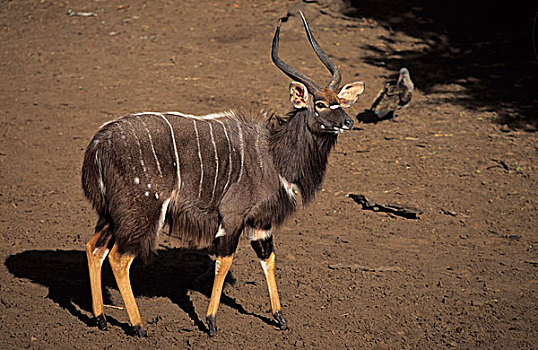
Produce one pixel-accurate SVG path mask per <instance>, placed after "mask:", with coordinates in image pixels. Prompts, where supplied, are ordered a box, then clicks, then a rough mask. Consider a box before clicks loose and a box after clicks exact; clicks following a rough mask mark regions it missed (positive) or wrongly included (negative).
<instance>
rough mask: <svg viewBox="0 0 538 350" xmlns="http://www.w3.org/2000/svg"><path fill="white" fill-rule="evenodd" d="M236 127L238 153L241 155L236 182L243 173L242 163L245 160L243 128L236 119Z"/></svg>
mask: <svg viewBox="0 0 538 350" xmlns="http://www.w3.org/2000/svg"><path fill="white" fill-rule="evenodd" d="M237 129H238V130H239V153H240V156H241V167H240V168H239V177H238V179H237V182H240V181H241V176H242V175H243V163H244V161H245V159H244V158H245V145H244V144H243V130H241V123H240V122H239V120H237Z"/></svg>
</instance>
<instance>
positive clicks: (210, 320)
mask: <svg viewBox="0 0 538 350" xmlns="http://www.w3.org/2000/svg"><path fill="white" fill-rule="evenodd" d="M206 321H207V327H208V328H209V336H210V337H213V336H214V335H215V334H217V322H216V321H215V316H207V317H206Z"/></svg>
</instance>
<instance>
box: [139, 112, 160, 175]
mask: <svg viewBox="0 0 538 350" xmlns="http://www.w3.org/2000/svg"><path fill="white" fill-rule="evenodd" d="M136 118H137V119H138V120H140V122H141V123H142V125H143V126H144V129H145V130H146V133H147V134H148V138H149V143H150V145H151V152H152V153H153V158H154V159H155V165H156V166H157V171H158V172H159V176H160V177H163V172H162V170H161V164H160V163H159V159H158V158H157V153H155V147H154V146H153V137H152V136H151V133H150V132H149V129H148V127H147V125H146V123H144V120H142V118H140V116H136Z"/></svg>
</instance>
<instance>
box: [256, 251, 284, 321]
mask: <svg viewBox="0 0 538 350" xmlns="http://www.w3.org/2000/svg"><path fill="white" fill-rule="evenodd" d="M275 257H276V256H275V253H274V252H272V253H271V255H269V258H267V260H261V261H260V262H261V265H262V268H263V272H264V274H265V279H266V280H267V289H268V290H269V298H270V299H271V313H272V314H273V317H274V318H275V319H276V320H277V321H278V323H279V325H280V329H282V330H284V329H287V328H288V326H287V324H286V320H285V319H284V317H283V316H282V308H281V306H280V298H279V297H278V290H277V287H276V277H275Z"/></svg>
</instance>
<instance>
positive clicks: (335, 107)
mask: <svg viewBox="0 0 538 350" xmlns="http://www.w3.org/2000/svg"><path fill="white" fill-rule="evenodd" d="M340 107H341V106H340V105H330V106H329V108H330V109H338V108H340Z"/></svg>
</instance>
